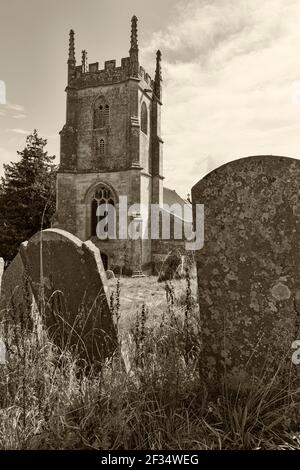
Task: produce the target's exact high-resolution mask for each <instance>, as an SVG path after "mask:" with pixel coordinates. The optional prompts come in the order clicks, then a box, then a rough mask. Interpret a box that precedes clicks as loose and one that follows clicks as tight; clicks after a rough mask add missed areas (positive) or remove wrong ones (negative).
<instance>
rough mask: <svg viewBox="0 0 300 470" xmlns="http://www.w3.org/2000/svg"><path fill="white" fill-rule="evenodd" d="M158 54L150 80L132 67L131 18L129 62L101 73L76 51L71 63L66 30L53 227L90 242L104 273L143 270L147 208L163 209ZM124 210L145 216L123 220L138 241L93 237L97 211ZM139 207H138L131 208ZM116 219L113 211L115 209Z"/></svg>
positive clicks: (135, 52)
mask: <svg viewBox="0 0 300 470" xmlns="http://www.w3.org/2000/svg"><path fill="white" fill-rule="evenodd" d="M161 85H162V77H161V53H160V51H158V52H157V54H156V70H155V78H154V80H152V79H151V77H150V76H149V75H148V73H146V72H145V70H144V69H143V67H141V65H140V63H139V48H138V32H137V18H136V17H135V16H133V18H132V20H131V40H130V50H129V57H125V58H123V59H121V65H120V66H117V65H116V61H115V60H108V61H106V62H105V63H104V68H99V64H98V62H95V63H90V64H89V63H88V58H87V52H86V51H85V50H84V51H82V56H81V64H80V65H77V64H76V58H75V38H74V31H73V30H71V31H70V37H69V57H68V83H67V88H66V94H67V110H66V123H65V125H64V127H63V129H62V131H61V132H60V137H61V151H60V166H59V171H58V175H57V211H56V219H55V224H54V225H55V226H56V227H59V228H62V229H65V230H67V231H69V232H71V233H73V234H74V235H76V236H77V237H79V238H80V239H81V240H88V239H91V240H92V241H93V242H94V243H95V244H96V245H97V246H98V247H99V248H100V251H101V253H102V257H103V262H104V265H105V267H106V268H111V269H117V268H121V269H122V270H123V272H129V273H130V272H133V271H136V270H141V269H145V270H147V269H148V268H149V269H150V267H151V262H152V257H151V252H152V249H151V237H150V230H151V227H150V217H149V215H150V205H151V203H156V204H160V205H162V202H163V201H162V198H163V176H162V140H161V136H160V112H161V104H162V103H161V99H162V91H161V90H162V86H161ZM121 196H122V197H124V196H126V197H127V201H128V206H131V205H133V204H137V205H139V204H143V207H145V208H146V209H145V210H144V211H143V213H139V210H138V209H137V210H136V211H134V212H132V213H131V214H128V216H127V226H128V225H130V224H131V223H135V222H136V223H137V224H140V230H142V232H143V234H144V236H143V239H142V240H141V239H137V240H133V239H130V238H123V239H120V237H119V226H118V224H119V222H120V221H119V216H117V220H116V235H117V236H116V238H115V239H107V240H100V239H99V238H98V237H97V235H96V226H97V222H98V217H97V215H96V211H97V207H98V205H99V204H102V203H109V204H112V205H114V207H115V208H116V209H118V208H119V203H120V200H121V199H122V198H121V199H120V197H121ZM136 207H138V206H136ZM117 214H118V210H117Z"/></svg>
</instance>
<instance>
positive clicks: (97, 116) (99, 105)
mask: <svg viewBox="0 0 300 470" xmlns="http://www.w3.org/2000/svg"><path fill="white" fill-rule="evenodd" d="M108 124H109V105H108V104H104V103H103V101H102V100H97V101H96V103H95V108H94V129H98V128H101V127H105V126H108Z"/></svg>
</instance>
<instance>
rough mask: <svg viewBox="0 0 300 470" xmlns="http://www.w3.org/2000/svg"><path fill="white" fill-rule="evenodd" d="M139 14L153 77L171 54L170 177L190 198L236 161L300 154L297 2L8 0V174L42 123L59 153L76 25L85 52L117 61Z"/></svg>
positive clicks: (1, 30)
mask: <svg viewBox="0 0 300 470" xmlns="http://www.w3.org/2000/svg"><path fill="white" fill-rule="evenodd" d="M134 14H135V15H137V17H138V20H139V21H138V30H139V48H140V62H141V65H143V66H144V68H145V69H146V70H147V71H148V73H150V74H151V75H152V76H153V75H154V68H155V51H156V50H157V49H160V50H161V52H162V72H163V108H162V138H163V140H164V142H165V143H164V175H165V178H166V179H165V185H166V186H168V187H170V188H174V189H176V190H177V191H178V192H179V193H180V194H181V195H182V196H186V194H187V193H189V192H190V188H191V187H192V186H193V185H194V184H195V183H196V182H197V181H199V180H200V179H201V178H202V177H203V176H204V175H205V174H206V173H208V172H209V171H211V170H213V169H214V168H216V167H218V166H220V165H222V164H223V163H225V162H228V161H230V160H234V159H236V158H240V157H245V156H248V155H262V154H267V155H285V156H289V157H294V158H299V157H300V28H299V24H300V0H191V1H188V0H187V1H183V0H151V1H149V0H147V1H146V0H84V1H83V0H0V174H1V173H3V169H2V165H3V163H8V162H10V161H16V159H17V158H18V157H17V153H16V151H17V150H22V148H23V147H24V145H25V138H26V135H28V134H29V133H30V132H31V131H32V130H33V129H34V128H37V129H38V131H39V133H40V135H41V136H42V137H44V138H47V140H48V145H47V149H48V151H49V153H51V154H55V155H57V157H59V134H58V133H59V131H60V130H61V129H62V127H63V124H64V121H65V92H64V89H65V86H66V76H67V64H66V61H67V52H68V33H69V30H70V29H71V28H73V29H74V30H75V41H76V53H77V60H78V61H80V55H81V50H82V49H87V51H88V59H89V62H90V63H91V62H97V61H99V63H100V64H101V63H104V60H110V59H117V63H119V61H120V59H121V57H126V56H128V50H129V40H130V19H131V17H132V15H134ZM1 83H2V85H3V83H5V86H6V104H3V102H4V93H3V86H1ZM1 103H2V104H1Z"/></svg>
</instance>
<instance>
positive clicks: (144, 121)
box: [141, 102, 148, 134]
mask: <svg viewBox="0 0 300 470" xmlns="http://www.w3.org/2000/svg"><path fill="white" fill-rule="evenodd" d="M141 130H142V132H144V134H148V111H147V106H146V103H145V102H143V104H142V109H141Z"/></svg>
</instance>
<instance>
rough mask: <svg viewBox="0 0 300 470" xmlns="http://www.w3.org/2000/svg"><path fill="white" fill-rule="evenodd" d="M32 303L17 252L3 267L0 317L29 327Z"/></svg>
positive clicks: (30, 292) (20, 259)
mask: <svg viewBox="0 0 300 470" xmlns="http://www.w3.org/2000/svg"><path fill="white" fill-rule="evenodd" d="M33 305H34V299H33V295H32V291H31V288H30V285H29V280H28V277H27V274H26V272H25V269H24V265H23V261H22V258H21V256H20V254H19V253H18V254H17V256H15V258H14V259H13V260H12V262H11V263H10V264H9V266H8V267H7V268H6V269H5V271H4V272H3V275H2V280H1V295H0V317H1V319H2V318H3V317H4V316H5V317H6V319H7V320H9V321H12V322H15V323H19V322H20V321H21V322H22V323H23V324H24V326H25V325H26V326H27V327H29V328H31V326H32V318H31V311H32V308H33Z"/></svg>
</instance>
